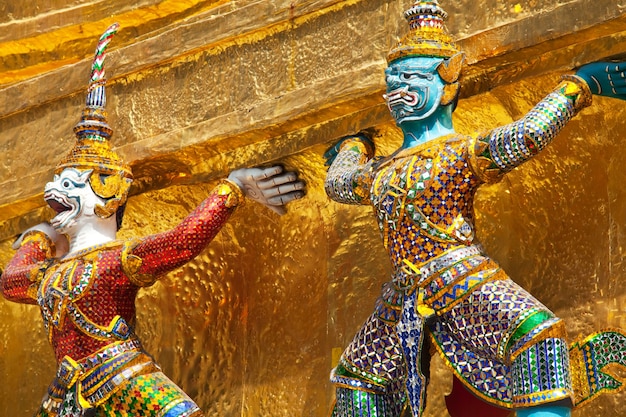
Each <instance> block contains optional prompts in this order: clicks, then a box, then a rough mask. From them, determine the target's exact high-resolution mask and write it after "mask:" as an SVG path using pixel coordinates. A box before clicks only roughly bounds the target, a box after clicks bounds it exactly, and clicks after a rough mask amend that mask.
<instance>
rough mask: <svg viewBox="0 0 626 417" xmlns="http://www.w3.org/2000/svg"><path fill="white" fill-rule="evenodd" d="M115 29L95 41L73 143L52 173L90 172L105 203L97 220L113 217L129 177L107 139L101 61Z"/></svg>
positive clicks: (96, 189) (129, 180)
mask: <svg viewBox="0 0 626 417" xmlns="http://www.w3.org/2000/svg"><path fill="white" fill-rule="evenodd" d="M118 28H119V25H118V24H117V23H115V24H113V25H111V26H109V28H107V30H106V31H105V32H104V33H103V34H102V36H101V37H100V39H99V42H98V46H97V47H96V54H95V57H94V60H93V64H92V67H91V79H90V83H89V88H88V89H87V100H86V106H85V109H84V110H83V114H82V117H81V120H80V122H78V124H76V126H74V133H75V134H76V144H75V145H74V147H73V148H72V149H71V150H70V152H69V153H68V154H67V155H66V156H65V157H64V158H63V159H62V160H61V162H59V164H58V165H57V166H56V168H55V171H54V172H55V174H58V173H60V172H61V171H63V170H64V169H65V168H75V169H79V170H93V174H92V175H91V177H90V179H89V183H90V185H91V188H92V189H93V191H94V192H95V193H96V194H97V195H98V196H100V197H102V198H103V199H105V200H107V203H106V205H105V206H103V207H98V208H97V210H96V212H97V213H98V215H99V216H101V217H108V216H110V215H112V214H114V213H115V212H116V211H117V209H118V208H119V206H121V205H123V204H124V203H125V202H126V198H127V195H128V190H129V189H130V184H131V182H132V178H133V174H132V172H131V169H130V167H129V166H128V165H127V164H125V163H124V162H123V161H122V159H121V158H120V157H119V156H118V155H117V153H116V152H115V151H114V150H113V149H112V148H111V144H110V143H109V139H110V138H111V135H112V134H113V129H111V127H110V126H109V124H108V123H107V120H106V110H105V106H106V92H105V84H106V80H105V78H104V58H105V56H106V48H107V45H108V44H109V42H110V41H111V38H113V35H115V33H117V30H118Z"/></svg>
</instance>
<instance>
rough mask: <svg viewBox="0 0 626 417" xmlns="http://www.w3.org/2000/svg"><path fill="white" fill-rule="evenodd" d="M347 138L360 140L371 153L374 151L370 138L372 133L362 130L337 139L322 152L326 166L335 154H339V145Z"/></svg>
mask: <svg viewBox="0 0 626 417" xmlns="http://www.w3.org/2000/svg"><path fill="white" fill-rule="evenodd" d="M348 139H359V140H361V141H362V142H363V143H364V144H365V145H366V146H368V147H369V148H370V149H371V151H372V153H374V141H373V140H372V135H371V133H370V132H368V131H363V132H359V133H357V134H356V135H348V136H344V137H342V138H341V139H339V140H338V141H337V143H335V144H334V145H333V146H331V147H330V148H328V149H327V150H326V152H324V160H325V165H326V166H330V165H331V164H332V163H333V161H334V160H335V158H337V155H338V154H339V150H340V149H341V145H342V144H343V143H344V142H345V141H347V140H348Z"/></svg>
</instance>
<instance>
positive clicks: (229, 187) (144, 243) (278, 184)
mask: <svg viewBox="0 0 626 417" xmlns="http://www.w3.org/2000/svg"><path fill="white" fill-rule="evenodd" d="M303 188H304V184H303V183H302V182H301V181H298V180H297V178H296V175H295V173H293V172H283V171H282V168H281V167H270V168H252V169H242V170H237V171H233V173H232V174H231V175H230V176H229V179H227V180H222V181H221V182H220V183H219V184H218V185H217V186H216V187H215V189H214V190H213V191H212V192H211V194H210V195H209V196H208V197H207V198H206V199H205V200H204V201H203V202H202V203H200V205H199V206H198V207H197V208H196V209H195V210H194V211H193V212H191V214H189V215H188V216H187V217H186V218H185V219H184V220H183V221H182V222H181V223H180V224H179V225H178V226H176V227H175V228H173V229H171V230H169V231H167V232H163V233H158V234H155V235H151V236H148V237H145V238H143V239H141V240H138V241H136V242H132V243H129V244H128V245H127V246H126V247H125V248H124V250H123V251H122V265H123V266H124V269H125V272H126V273H127V275H128V276H129V278H130V279H131V281H133V282H134V283H135V284H137V285H140V286H146V285H150V284H152V283H153V282H154V281H155V280H156V279H157V278H158V277H159V276H161V275H163V274H164V273H166V272H168V271H171V270H172V269H175V268H177V267H179V266H181V265H183V264H185V263H187V262H189V261H190V260H191V259H193V258H194V257H196V256H197V255H198V254H199V253H200V252H201V251H202V250H203V249H204V248H205V247H206V245H208V244H209V242H211V240H213V238H214V237H215V235H216V234H217V232H219V230H220V229H221V228H222V226H223V225H224V224H225V223H226V221H227V220H228V218H229V217H230V215H231V214H232V212H233V211H234V210H235V208H236V207H237V206H240V205H242V204H243V203H244V199H245V197H246V196H247V197H250V198H251V199H253V200H255V201H258V202H260V203H262V204H265V205H267V206H269V207H270V208H273V209H276V210H278V211H281V209H282V210H284V208H283V207H282V206H283V205H284V204H286V203H288V202H290V201H292V200H294V199H297V198H301V197H302V196H303V195H304V191H302V190H303Z"/></svg>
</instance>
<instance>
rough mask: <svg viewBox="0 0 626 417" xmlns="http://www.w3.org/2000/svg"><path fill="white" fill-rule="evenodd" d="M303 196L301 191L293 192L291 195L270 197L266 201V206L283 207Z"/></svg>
mask: <svg viewBox="0 0 626 417" xmlns="http://www.w3.org/2000/svg"><path fill="white" fill-rule="evenodd" d="M303 196H304V193H303V192H301V191H295V192H291V193H286V194H281V195H277V196H275V197H270V198H268V199H267V204H268V205H269V206H270V208H271V207H273V206H284V205H285V204H287V203H290V202H292V201H294V200H299V199H301V198H302V197H303Z"/></svg>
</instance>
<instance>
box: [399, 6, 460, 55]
mask: <svg viewBox="0 0 626 417" xmlns="http://www.w3.org/2000/svg"><path fill="white" fill-rule="evenodd" d="M404 17H405V18H406V20H407V22H408V23H409V33H407V34H406V35H405V36H404V37H403V38H402V39H401V40H400V41H399V42H398V44H397V45H396V46H395V47H394V48H393V49H392V50H391V51H390V52H389V55H388V56H387V62H392V61H395V60H396V59H399V58H404V57H407V56H428V57H436V58H450V57H452V56H454V55H456V54H457V53H459V52H460V51H459V49H458V48H457V47H456V45H455V44H454V41H453V40H452V38H451V37H450V35H449V34H448V32H447V30H446V27H445V24H444V23H445V20H446V19H447V17H448V13H446V11H445V10H443V9H442V8H441V6H439V3H438V2H437V1H436V0H422V1H416V2H415V3H414V4H413V5H412V6H411V7H410V8H409V9H408V10H407V11H405V12H404Z"/></svg>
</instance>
